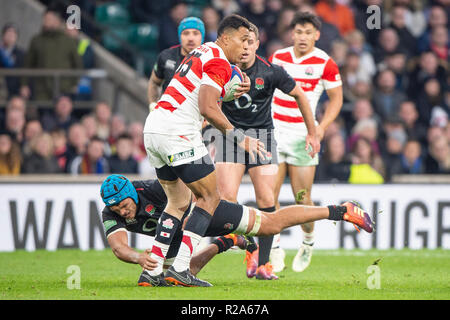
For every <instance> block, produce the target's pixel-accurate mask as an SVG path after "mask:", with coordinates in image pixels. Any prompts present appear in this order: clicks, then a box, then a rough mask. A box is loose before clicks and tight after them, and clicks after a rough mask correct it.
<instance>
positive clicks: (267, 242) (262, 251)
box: [258, 206, 276, 266]
mask: <svg viewBox="0 0 450 320" xmlns="http://www.w3.org/2000/svg"><path fill="white" fill-rule="evenodd" d="M259 210H261V211H264V212H275V211H276V208H275V206H273V207H269V208H259ZM272 241H273V236H266V237H258V243H259V257H258V266H262V265H265V264H266V263H267V262H269V257H270V250H271V249H272Z"/></svg>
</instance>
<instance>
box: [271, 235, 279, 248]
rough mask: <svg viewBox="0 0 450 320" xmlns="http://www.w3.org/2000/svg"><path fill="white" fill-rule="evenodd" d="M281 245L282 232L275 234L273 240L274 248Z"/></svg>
mask: <svg viewBox="0 0 450 320" xmlns="http://www.w3.org/2000/svg"><path fill="white" fill-rule="evenodd" d="M279 247H280V234H279V233H278V234H276V235H274V236H273V241H272V249H275V248H279Z"/></svg>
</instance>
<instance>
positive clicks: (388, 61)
mask: <svg viewBox="0 0 450 320" xmlns="http://www.w3.org/2000/svg"><path fill="white" fill-rule="evenodd" d="M406 60H407V57H406V54H405V53H404V52H403V51H400V50H398V51H394V52H391V53H389V54H387V55H386V57H385V59H384V61H382V62H381V63H380V65H379V69H380V70H384V69H389V70H392V72H394V74H395V83H396V84H395V88H396V89H397V90H400V91H403V92H405V91H406V89H407V88H406V87H407V85H408V81H409V80H408V78H407V77H406Z"/></svg>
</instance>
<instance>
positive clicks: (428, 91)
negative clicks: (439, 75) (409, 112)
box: [417, 78, 448, 127]
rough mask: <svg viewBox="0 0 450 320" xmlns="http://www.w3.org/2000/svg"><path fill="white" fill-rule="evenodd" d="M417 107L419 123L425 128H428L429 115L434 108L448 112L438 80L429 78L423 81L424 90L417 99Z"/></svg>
mask: <svg viewBox="0 0 450 320" xmlns="http://www.w3.org/2000/svg"><path fill="white" fill-rule="evenodd" d="M417 107H418V110H419V121H420V122H421V123H422V124H424V125H425V126H427V127H428V126H430V121H431V114H432V112H433V109H434V108H436V107H441V108H442V109H444V110H445V111H448V107H447V106H446V104H445V100H444V96H443V92H442V89H441V84H440V83H439V81H438V79H436V78H429V79H428V80H426V81H425V84H424V88H423V90H422V92H421V93H420V94H419V96H418V98H417Z"/></svg>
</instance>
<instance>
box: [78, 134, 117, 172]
mask: <svg viewBox="0 0 450 320" xmlns="http://www.w3.org/2000/svg"><path fill="white" fill-rule="evenodd" d="M104 143H105V142H104V141H103V140H102V139H100V138H99V137H93V138H92V139H91V140H90V141H89V143H88V145H87V148H86V153H85V154H84V155H80V156H77V157H76V158H75V159H73V161H72V162H71V164H70V168H69V172H70V173H71V174H104V173H109V164H108V161H107V160H106V158H105V156H104Z"/></svg>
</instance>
